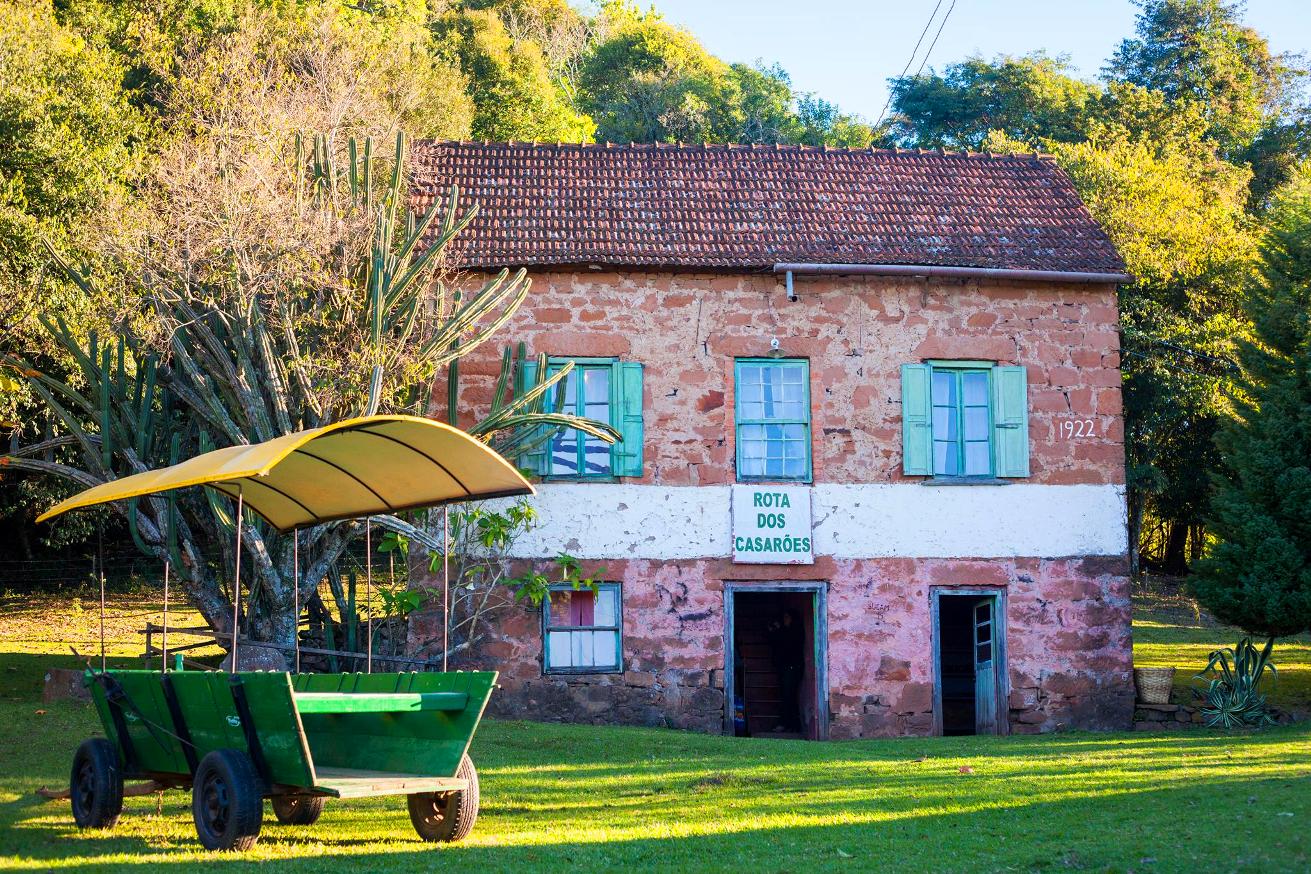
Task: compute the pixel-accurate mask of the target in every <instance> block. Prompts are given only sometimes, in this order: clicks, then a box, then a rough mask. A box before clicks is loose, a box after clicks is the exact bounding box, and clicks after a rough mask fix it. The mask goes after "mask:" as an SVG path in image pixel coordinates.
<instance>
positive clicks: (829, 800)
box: [0, 605, 1311, 874]
mask: <svg viewBox="0 0 1311 874" xmlns="http://www.w3.org/2000/svg"><path fill="white" fill-rule="evenodd" d="M1176 606H1177V605H1176ZM1176 606H1170V605H1164V606H1162V605H1157V606H1156V608H1153V607H1152V606H1151V605H1148V606H1147V608H1145V609H1140V610H1139V617H1138V619H1139V621H1138V622H1137V624H1136V627H1135V637H1136V655H1137V657H1138V660H1139V663H1140V664H1141V663H1143V662H1144V660H1147V659H1151V660H1153V661H1155V660H1158V659H1159V660H1160V661H1162V662H1165V663H1173V664H1176V666H1178V667H1180V668H1181V669H1183V670H1181V673H1182V672H1184V671H1186V672H1187V673H1188V674H1191V673H1192V672H1194V671H1195V670H1196V668H1200V666H1201V663H1204V662H1205V653H1206V652H1209V651H1210V649H1213V648H1214V647H1215V646H1217V645H1220V644H1223V643H1226V642H1230V643H1231V642H1232V641H1229V640H1228V637H1229V636H1231V635H1230V634H1229V632H1228V630H1227V629H1217V628H1216V627H1206V626H1205V625H1196V626H1193V625H1190V624H1189V623H1188V621H1186V620H1187V617H1185V616H1183V615H1182V614H1180V613H1179V611H1178V610H1177V609H1176ZM51 611H52V608H50V607H49V606H46V607H43V608H40V609H37V608H33V612H32V613H30V614H26V615H27V617H28V618H25V619H24V620H23V625H25V626H26V627H27V628H28V629H29V630H30V629H31V628H32V626H33V624H38V625H40V624H46V625H49V626H50V628H48V629H46V630H44V631H41V632H39V633H42V634H45V635H46V636H47V637H48V638H50V643H49V644H48V648H47V650H46V651H45V652H44V653H43V652H32V651H30V645H27V644H24V646H29V650H28V651H17V650H18V647H17V646H14V647H11V646H10V645H9V644H8V642H7V637H8V636H9V634H10V629H11V628H12V627H14V626H13V625H12V619H11V616H10V615H5V616H0V751H2V752H3V755H0V869H4V870H20V871H47V870H56V871H66V870H67V871H87V872H91V871H97V872H98V871H116V870H134V871H143V870H145V869H146V868H147V867H148V866H150V867H152V868H153V867H161V866H162V867H163V868H164V869H165V870H168V871H179V872H180V871H206V870H214V869H216V868H223V869H228V868H245V867H249V866H253V865H263V869H262V870H273V871H279V872H281V871H305V872H311V871H315V872H317V871H322V870H324V869H326V868H329V867H332V868H340V869H342V870H350V871H397V872H410V871H415V870H418V871H427V870H438V869H442V870H448V871H466V870H467V871H479V872H482V871H509V872H515V874H526V872H534V871H538V870H551V871H558V870H606V871H648V870H659V871H711V870H713V871H719V870H732V871H740V872H744V874H767V872H774V871H801V872H811V871H828V870H846V871H863V870H871V869H874V870H880V869H881V870H896V871H901V870H906V871H971V872H972V871H994V870H1024V871H1031V870H1045V869H1061V870H1065V869H1076V870H1078V869H1087V870H1111V871H1129V870H1135V871H1188V872H1198V871H1210V870H1222V871H1228V870H1252V871H1297V870H1311V725H1306V724H1304V725H1301V726H1293V727H1289V728H1281V729H1276V730H1271V731H1266V732H1261V733H1255V734H1246V733H1238V734H1226V733H1222V732H1213V731H1200V730H1194V731H1187V732H1175V733H1169V734H1142V733H1137V734H1115V735H1105V734H1084V733H1069V734H1055V735H1045V736H1039V737H1008V738H906V739H899V740H886V741H852V742H835V743H825V744H812V743H806V742H803V741H786V740H771V739H733V738H724V737H712V736H705V735H695V734H687V733H681V732H674V731H661V730H650V729H632V728H604V727H593V726H561V725H540V724H531V723H521V722H487V723H484V726H483V728H482V729H481V730H480V732H479V734H478V736H477V738H476V739H475V742H474V748H473V756H474V760H475V761H476V762H477V764H478V766H479V770H480V772H481V775H482V797H483V809H482V816H481V818H480V819H479V821H478V826H477V828H476V829H475V830H474V833H473V835H472V837H471V838H470V839H469V841H467V842H466V843H464V844H461V845H458V846H430V845H426V844H422V843H421V842H419V840H418V839H417V837H416V836H415V834H414V832H413V830H412V828H411V826H410V823H409V819H408V817H407V815H406V813H405V805H404V800H403V799H400V798H381V799H362V800H355V801H347V802H338V803H330V804H329V807H328V811H327V813H325V814H324V816H323V818H322V819H321V820H320V821H319V823H317V824H316V825H314V826H310V827H286V826H279V825H277V824H276V821H275V820H273V817H272V814H271V813H269V814H268V815H267V818H266V820H265V824H264V831H263V834H262V836H261V840H260V843H259V844H258V845H257V846H256V848H255V849H254V851H252V852H251V853H248V854H245V855H243V856H233V855H225V854H214V853H206V852H204V851H202V850H200V848H199V846H198V844H197V843H196V840H195V833H194V830H193V826H192V823H191V814H190V798H189V795H187V794H185V793H182V792H170V793H166V794H165V795H164V796H162V798H161V799H160V800H159V801H158V802H157V801H156V799H154V798H138V799H129V800H128V802H127V809H126V812H125V814H124V816H123V819H122V820H121V822H120V824H119V826H118V828H116V829H115V830H113V831H111V832H79V831H77V830H76V829H75V828H74V827H73V824H72V820H71V817H70V814H69V811H68V806H67V804H66V803H64V802H42V801H41V800H39V799H38V798H37V797H36V796H35V795H34V794H33V793H34V791H35V789H36V788H37V787H39V786H41V785H49V786H62V785H66V783H67V780H68V774H67V772H68V767H69V763H70V760H71V757H72V753H73V751H74V749H75V748H76V746H77V744H78V743H79V742H80V741H81V740H82V739H83V738H85V737H89V736H92V735H94V734H97V733H99V726H98V724H97V722H96V720H95V717H94V714H93V713H92V712H91V711H90V709H89V708H86V707H84V706H81V705H77V704H71V703H62V704H56V705H50V706H45V705H42V704H41V703H40V672H41V671H42V670H44V666H46V665H48V664H49V663H50V662H51V661H52V660H55V661H71V656H69V657H68V658H67V659H65V658H64V657H63V656H58V655H52V654H53V653H58V652H59V648H58V638H59V636H60V634H61V632H60V631H59V630H58V629H59V628H61V627H62V628H66V629H69V630H71V631H72V632H73V633H80V632H79V627H78V620H77V619H76V618H72V619H69V620H68V621H67V623H66V624H65V625H62V626H60V625H58V624H57V623H58V622H59V621H60V620H58V618H57V617H55V616H54V615H53V614H52V612H51ZM53 612H54V613H57V612H58V611H57V610H55V611H53ZM42 616H43V617H47V618H46V619H41V618H38V617H42ZM1194 621H1195V620H1194ZM124 628H125V629H126V630H129V631H130V628H128V627H127V626H124ZM25 636H30V635H28V634H27V633H25ZM1235 639H1236V638H1235ZM6 649H9V650H10V651H9V652H3V650H6ZM1306 649H1307V647H1306V644H1302V643H1299V644H1297V645H1296V648H1294V647H1283V646H1281V647H1280V651H1284V650H1287V651H1288V652H1289V653H1290V654H1291V653H1300V654H1298V655H1296V656H1295V657H1292V658H1290V657H1288V656H1284V658H1283V660H1282V661H1281V670H1282V671H1283V672H1284V675H1285V677H1287V676H1288V675H1295V676H1301V675H1302V673H1303V672H1305V671H1306V670H1307V666H1308V665H1311V654H1307V653H1306V652H1305V650H1306ZM138 651H139V650H138ZM1280 651H1277V652H1280ZM1199 652H1201V653H1202V654H1201V656H1200V657H1201V660H1202V662H1201V663H1198V664H1196V666H1195V667H1194V666H1193V663H1192V660H1194V659H1195V658H1197V653H1199ZM127 655H129V651H127V650H124V651H123V653H122V656H127ZM123 661H124V663H127V662H129V661H131V660H130V659H126V658H124V659H123ZM1282 683H1284V680H1283V679H1281V684H1282ZM38 711H44V712H42V713H38ZM157 805H158V806H157ZM269 863H273V864H272V866H270V865H269Z"/></svg>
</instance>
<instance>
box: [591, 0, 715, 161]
mask: <svg viewBox="0 0 1311 874" xmlns="http://www.w3.org/2000/svg"><path fill="white" fill-rule="evenodd" d="M601 18H602V22H601V25H600V28H599V29H600V34H601V35H600V37H599V39H598V42H597V43H596V45H594V46H593V47H592V49H591V51H590V52H589V53H588V55H587V57H586V58H585V59H584V61H583V66H582V71H581V78H580V81H579V85H580V94H581V101H582V104H583V106H584V107H585V108H586V109H587V111H588V112H589V113H590V114H591V116H592V117H593V118H594V119H596V125H597V132H596V135H597V138H598V139H601V140H605V141H611V142H622V143H627V142H640V143H650V142H665V143H668V142H724V141H726V139H727V138H726V137H725V136H724V134H725V131H726V130H727V129H729V128H730V127H731V125H729V124H727V123H726V119H725V110H726V109H727V108H728V103H729V101H727V100H726V99H725V94H724V88H725V87H726V82H727V72H728V66H727V65H726V64H725V63H724V62H723V61H721V60H719V59H718V58H716V57H714V56H713V55H711V54H710V53H709V52H707V51H706V50H705V49H704V48H703V47H702V46H701V44H700V43H699V42H697V39H696V37H694V36H693V35H692V34H691V33H689V32H688V31H686V30H684V29H682V28H679V27H675V26H673V25H672V24H669V23H668V22H667V21H665V20H664V19H663V18H662V17H661V16H660V14H659V13H657V12H655V11H654V10H652V11H649V12H643V11H641V10H640V9H638V7H637V6H636V5H633V4H630V3H627V2H622V0H620V2H611V3H607V4H606V5H605V6H604V7H603V9H602V12H601Z"/></svg>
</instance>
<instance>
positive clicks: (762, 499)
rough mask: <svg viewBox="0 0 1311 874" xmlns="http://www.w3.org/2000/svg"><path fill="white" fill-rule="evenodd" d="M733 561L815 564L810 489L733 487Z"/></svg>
mask: <svg viewBox="0 0 1311 874" xmlns="http://www.w3.org/2000/svg"><path fill="white" fill-rule="evenodd" d="M733 561H735V562H737V563H739V564H814V563H815V550H814V546H813V538H812V536H811V522H810V489H809V488H808V487H806V486H765V485H762V486H749V485H748V486H741V485H738V486H733Z"/></svg>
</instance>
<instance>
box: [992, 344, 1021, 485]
mask: <svg viewBox="0 0 1311 874" xmlns="http://www.w3.org/2000/svg"><path fill="white" fill-rule="evenodd" d="M992 421H993V426H994V433H995V435H996V439H995V440H994V441H993V448H992V451H993V457H994V458H995V459H996V468H997V476H1028V475H1029V378H1028V375H1027V374H1026V372H1025V370H1024V368H1023V367H994V368H993V369H992Z"/></svg>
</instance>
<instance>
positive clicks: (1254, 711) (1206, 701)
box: [1193, 637, 1278, 728]
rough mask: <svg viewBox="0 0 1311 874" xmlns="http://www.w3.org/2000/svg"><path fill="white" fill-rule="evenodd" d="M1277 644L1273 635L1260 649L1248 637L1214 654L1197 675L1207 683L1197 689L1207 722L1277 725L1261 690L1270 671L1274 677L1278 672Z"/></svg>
mask: <svg viewBox="0 0 1311 874" xmlns="http://www.w3.org/2000/svg"><path fill="white" fill-rule="evenodd" d="M1274 645H1275V639H1274V638H1273V637H1271V638H1270V639H1269V640H1267V641H1266V644H1265V647H1264V648H1263V649H1261V650H1259V651H1258V650H1257V648H1256V646H1255V645H1253V643H1252V638H1250V637H1244V638H1243V639H1242V640H1240V641H1239V642H1238V646H1236V647H1225V648H1224V649H1218V650H1216V651H1215V652H1213V653H1211V658H1210V660H1209V661H1207V663H1206V667H1204V668H1202V672H1201V673H1200V674H1198V675H1197V676H1196V678H1195V679H1198V680H1202V681H1204V682H1205V683H1206V685H1205V686H1204V687H1203V688H1200V689H1194V690H1193V694H1194V695H1195V696H1196V697H1197V698H1198V699H1199V700H1200V701H1201V702H1202V715H1203V716H1204V717H1205V718H1206V724H1207V725H1209V726H1210V727H1212V728H1242V727H1244V726H1256V727H1260V726H1265V725H1274V724H1275V718H1274V715H1273V714H1271V713H1270V708H1269V706H1268V705H1267V703H1266V696H1265V695H1262V694H1261V692H1260V688H1261V680H1262V679H1263V678H1264V677H1265V673H1266V671H1269V672H1270V675H1271V676H1277V674H1278V672H1277V671H1276V670H1275V666H1274V663H1273V662H1271V661H1270V651H1271V649H1273V648H1274ZM1208 674H1209V675H1210V676H1207V675H1208Z"/></svg>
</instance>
